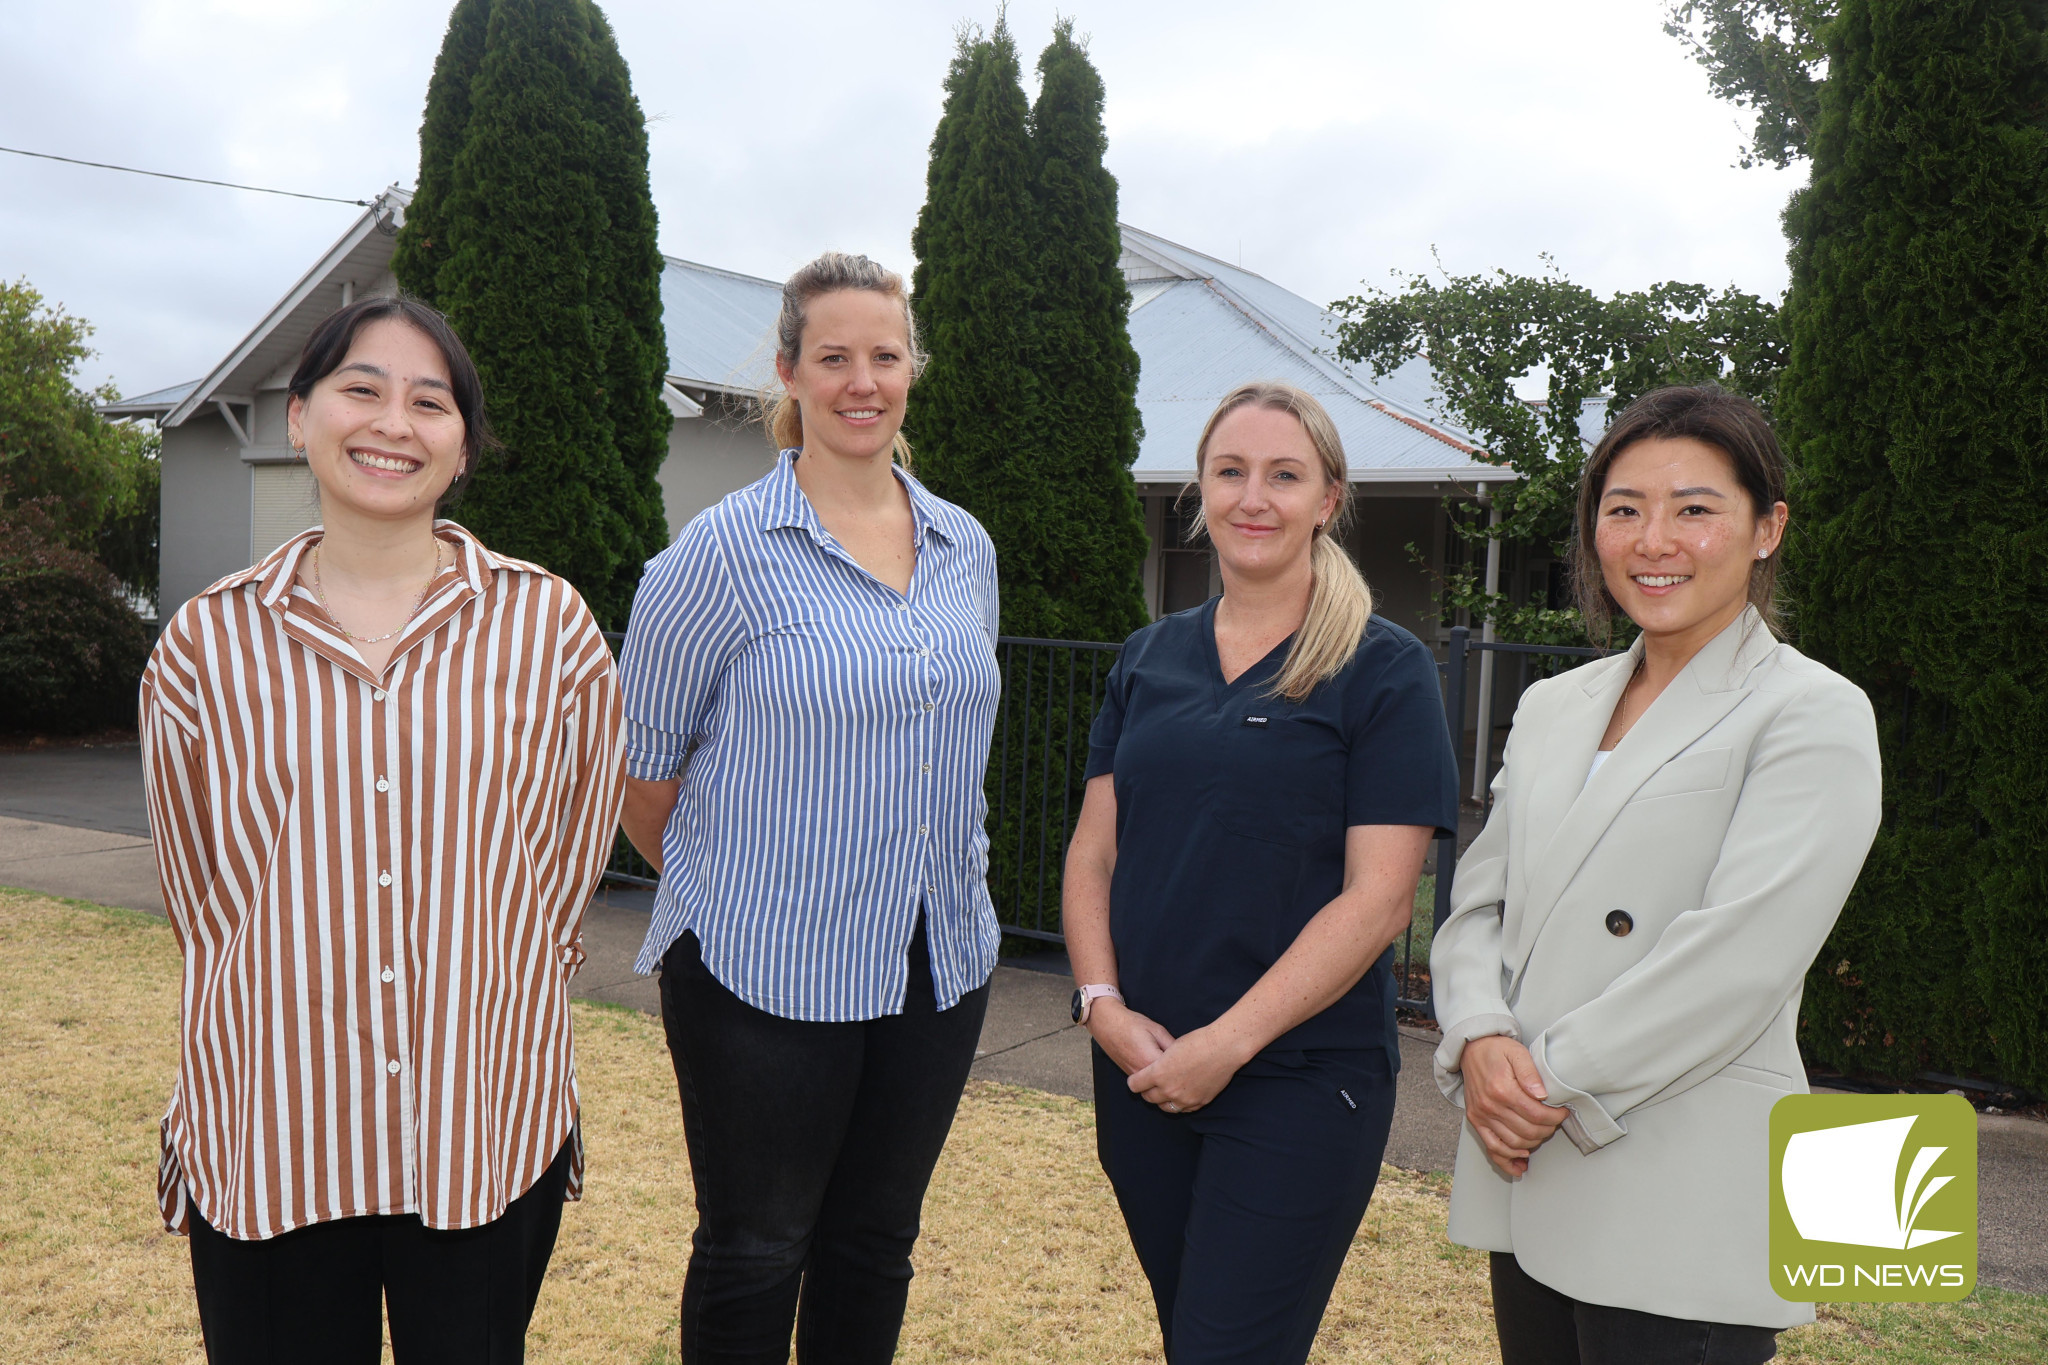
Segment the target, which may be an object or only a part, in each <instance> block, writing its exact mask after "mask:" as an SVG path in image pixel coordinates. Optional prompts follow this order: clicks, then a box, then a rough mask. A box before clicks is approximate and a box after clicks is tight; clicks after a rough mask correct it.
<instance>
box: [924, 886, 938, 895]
mask: <svg viewBox="0 0 2048 1365" xmlns="http://www.w3.org/2000/svg"><path fill="white" fill-rule="evenodd" d="M924 893H925V894H926V895H927V896H936V895H938V894H939V888H937V887H936V886H927V887H926V888H925V889H924Z"/></svg>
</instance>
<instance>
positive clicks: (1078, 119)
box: [1031, 19, 1149, 640]
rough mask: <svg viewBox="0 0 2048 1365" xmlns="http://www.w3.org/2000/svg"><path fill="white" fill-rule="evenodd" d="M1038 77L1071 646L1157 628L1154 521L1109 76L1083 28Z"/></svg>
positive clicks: (1035, 164) (1059, 608)
mask: <svg viewBox="0 0 2048 1365" xmlns="http://www.w3.org/2000/svg"><path fill="white" fill-rule="evenodd" d="M1038 75H1039V91H1038V100H1037V102H1036V103H1035V104H1034V105H1033V106H1032V110H1031V150H1032V172H1033V174H1032V180H1033V186H1034V188H1035V190H1036V200H1037V205H1036V207H1037V214H1036V222H1035V224H1034V228H1035V243H1034V244H1035V247H1036V251H1035V255H1036V258H1037V262H1038V269H1037V273H1036V279H1037V286H1038V290H1037V292H1038V307H1037V310H1036V315H1035V317H1034V319H1033V322H1034V328H1033V331H1034V336H1033V344H1034V356H1033V369H1034V371H1035V372H1036V376H1037V380H1038V384H1039V391H1040V393H1041V394H1043V395H1045V397H1046V401H1045V402H1043V403H1042V404H1041V405H1040V411H1039V421H1038V428H1037V430H1038V440H1037V442H1036V443H1035V447H1036V448H1035V453H1034V456H1033V461H1034V464H1035V465H1036V466H1037V473H1038V476H1039V481H1040V482H1041V483H1042V484H1043V485H1045V486H1046V487H1048V488H1049V489H1052V490H1056V496H1057V502H1056V503H1055V504H1054V505H1053V507H1052V508H1051V512H1052V516H1051V521H1050V524H1049V525H1047V526H1045V527H1043V528H1041V529H1042V534H1043V536H1044V542H1043V545H1044V548H1043V552H1042V558H1041V559H1040V560H1038V561H1037V569H1038V573H1039V578H1040V581H1041V583H1042V584H1043V586H1044V591H1045V593H1046V595H1047V597H1048V598H1050V599H1051V601H1052V602H1053V604H1054V606H1055V609H1056V612H1057V615H1056V619H1055V621H1054V624H1055V625H1056V627H1057V631H1056V633H1057V634H1058V635H1059V636H1060V637H1061V638H1064V639H1071V640H1121V639H1123V638H1124V636H1126V635H1128V634H1130V633H1131V632H1132V631H1134V630H1136V629H1137V628H1138V627H1140V626H1142V625H1144V624H1145V622H1146V621H1147V620H1148V619H1149V615H1148V613H1147V611H1146V608H1145V593H1144V586H1143V584H1142V582H1141V581H1140V579H1141V574H1142V571H1143V568H1144V564H1145V550H1146V536H1145V514H1144V510H1143V509H1142V508H1141V507H1140V506H1139V503H1138V490H1137V487H1136V485H1135V484H1133V483H1132V481H1131V474H1130V469H1131V463H1132V462H1133V461H1134V460H1136V459H1137V458H1138V438H1139V434H1140V429H1141V424H1140V421H1139V417H1138V352H1137V350H1136V348H1135V347H1133V346H1132V345H1131V333H1130V326H1129V316H1130V310H1131V289H1130V285H1129V283H1128V282H1127V281H1126V280H1125V279H1124V272H1123V268H1122V266H1121V265H1120V264H1119V263H1118V262H1119V258H1120V256H1121V255H1122V252H1123V241H1122V235H1121V233H1120V232H1119V231H1118V228H1117V220H1116V196H1117V184H1116V177H1115V176H1113V175H1111V174H1110V173H1109V171H1108V169H1107V168H1106V167H1105V166H1104V165H1103V164H1102V158H1103V155H1104V153H1105V152H1107V151H1108V149H1109V135H1108V134H1107V133H1106V132H1105V131H1104V130H1103V126H1102V104H1103V88H1102V77H1101V75H1100V74H1098V73H1097V72H1096V70H1095V65H1094V63H1092V62H1090V61H1089V60H1088V51H1087V48H1086V47H1085V46H1084V45H1083V44H1082V43H1080V42H1077V41H1076V40H1075V38H1074V21H1073V20H1072V19H1061V20H1060V21H1059V22H1058V23H1056V24H1055V25H1054V26H1053V36H1052V42H1051V43H1050V44H1048V45H1047V46H1046V49H1045V51H1044V52H1042V53H1040V54H1039V58H1038Z"/></svg>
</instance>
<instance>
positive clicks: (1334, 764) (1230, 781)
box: [1212, 702, 1344, 848]
mask: <svg viewBox="0 0 2048 1365" xmlns="http://www.w3.org/2000/svg"><path fill="white" fill-rule="evenodd" d="M1245 716H1250V717H1252V718H1253V721H1252V722H1251V723H1247V722H1246V720H1245V719H1244V717H1245ZM1259 717H1264V719H1265V724H1263V725H1261V724H1257V723H1256V720H1257V718H1259ZM1219 747H1220V748H1221V750H1222V753H1221V758H1222V764H1221V766H1220V768H1219V770H1218V772H1217V774H1216V786H1215V790H1214V793H1213V796H1212V800H1213V801H1214V806H1213V809H1214V810H1215V813H1216V822H1217V823H1218V824H1219V825H1221V826H1222V827H1223V828H1224V829H1226V830H1228V831H1229V832H1230V833H1232V834H1238V835H1243V836H1244V837H1245V838H1247V839H1258V840H1260V841H1262V842H1265V843H1270V844H1282V845H1286V846H1287V847H1290V848H1307V847H1310V846H1312V845H1315V844H1318V843H1320V842H1322V841H1323V840H1325V839H1329V838H1332V837H1335V838H1338V839H1341V838H1342V837H1343V823H1344V764H1343V746H1342V745H1341V743H1339V742H1338V737H1337V735H1336V734H1335V733H1334V732H1333V731H1332V730H1330V728H1329V727H1328V726H1326V725H1323V724H1321V723H1319V722H1317V721H1315V720H1312V719H1310V718H1308V717H1304V716H1299V715H1289V714H1287V713H1286V710H1285V707H1284V704H1283V703H1279V702H1272V703H1267V704H1265V705H1259V704H1256V703H1254V704H1245V703H1239V704H1238V705H1237V706H1236V707H1234V708H1233V709H1232V711H1231V712H1230V714H1229V716H1228V718H1227V720H1226V724H1225V728H1224V731H1223V736H1222V743H1221V745H1220V746H1219Z"/></svg>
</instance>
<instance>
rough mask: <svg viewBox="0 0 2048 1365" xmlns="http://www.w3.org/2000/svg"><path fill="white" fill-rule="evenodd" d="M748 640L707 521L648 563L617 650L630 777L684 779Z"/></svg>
mask: <svg viewBox="0 0 2048 1365" xmlns="http://www.w3.org/2000/svg"><path fill="white" fill-rule="evenodd" d="M745 638H746V623H745V619H744V617H743V616H742V614H741V611H740V607H739V603H738V601H737V600H736V598H735V596H734V594H733V590H732V575H731V572H730V570H729V569H728V567H727V565H726V562H725V555H724V553H723V552H722V550H721V547H720V546H719V544H718V539H717V535H716V533H715V532H714V530H713V529H712V527H711V525H710V523H709V522H708V521H707V519H706V518H704V517H699V518H697V519H696V520H695V521H693V522H691V523H690V524H689V525H688V526H686V527H684V528H683V533H682V535H680V536H678V537H677V538H676V543H675V544H673V545H671V546H669V547H668V549H666V550H663V551H662V552H661V553H660V554H658V555H656V556H655V557H654V558H653V559H652V560H650V561H648V564H647V573H646V575H645V576H644V577H643V578H642V579H641V580H640V587H639V589H638V590H637V591H636V592H635V593H634V595H633V615H632V619H631V620H630V621H629V622H628V623H627V626H626V644H625V648H624V649H622V650H620V652H619V683H620V686H621V688H622V689H623V690H624V693H625V737H626V753H625V767H626V775H627V776H629V777H635V778H638V779H640V780H641V781H643V782H666V781H669V780H670V779H672V778H675V777H678V776H680V775H681V774H682V771H683V763H684V760H685V759H686V758H687V757H688V755H689V752H690V744H691V741H692V739H693V738H695V737H696V736H697V735H698V733H699V731H700V730H701V729H702V728H703V725H704V721H705V717H706V715H707V714H708V713H709V711H710V709H711V703H712V700H713V698H714V697H716V695H717V691H718V684H719V679H720V678H721V677H722V676H723V674H724V672H725V668H726V665H727V664H728V663H729V662H730V661H731V660H732V657H733V655H734V654H735V653H736V652H737V651H738V650H739V648H740V646H741V645H742V644H743V643H744V641H745Z"/></svg>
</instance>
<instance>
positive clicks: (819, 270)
mask: <svg viewBox="0 0 2048 1365" xmlns="http://www.w3.org/2000/svg"><path fill="white" fill-rule="evenodd" d="M842 289H865V290H868V291H870V292H872V293H876V294H881V295H883V296H884V297H886V298H892V299H894V300H896V301H897V302H898V303H900V304H902V305H903V332H904V337H903V340H904V344H905V345H906V346H908V347H909V348H910V375H911V378H912V379H915V378H916V377H917V375H918V374H919V372H921V371H922V370H923V369H924V362H925V354H924V350H923V348H922V347H920V346H919V345H918V341H917V318H916V317H915V316H914V315H912V313H911V311H910V295H909V294H907V293H905V292H904V289H903V277H902V276H901V275H899V274H897V273H896V272H895V271H893V270H890V269H887V268H885V267H883V266H879V265H877V264H875V263H874V262H873V261H871V260H869V259H868V258H867V257H865V256H854V255H849V254H848V253H846V252H844V251H828V252H826V253H825V254H824V255H822V256H820V257H818V259H817V260H815V261H812V262H811V263H810V264H809V265H807V266H805V267H804V268H803V269H801V270H799V271H797V272H796V274H794V275H791V276H790V277H789V281H788V283H786V284H784V285H783V286H782V312H781V315H780V316H779V317H777V318H776V320H775V355H776V358H777V359H779V360H781V361H782V363H783V364H784V365H785V366H787V367H788V368H789V369H790V370H792V371H793V370H795V369H796V365H797V361H798V360H800V359H801V358H802V357H803V348H804V324H805V322H807V321H808V320H809V314H810V303H811V300H812V299H814V298H817V297H818V296H819V295H820V294H831V293H836V292H838V291H839V290H842ZM761 401H762V406H763V407H765V408H766V409H767V411H768V439H769V440H771V441H773V442H774V443H775V448H776V449H777V450H798V449H801V448H802V447H803V443H804V413H803V407H802V405H800V404H799V403H798V402H797V401H796V396H795V395H794V394H792V393H790V391H789V390H788V389H786V388H785V389H783V390H781V391H780V392H779V393H778V392H775V391H773V390H771V391H769V392H767V393H764V394H763V395H762V398H761ZM891 453H892V454H893V455H894V456H895V458H896V463H897V464H899V465H902V466H903V467H904V468H905V469H908V468H910V440H909V438H908V437H906V436H904V434H903V432H902V431H901V430H898V431H897V433H896V439H895V442H894V443H893V445H892V447H891Z"/></svg>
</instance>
